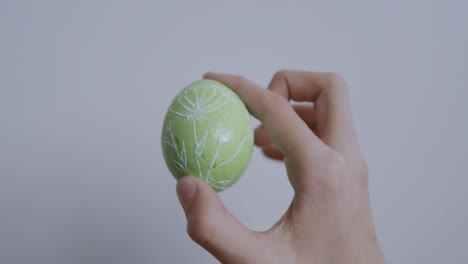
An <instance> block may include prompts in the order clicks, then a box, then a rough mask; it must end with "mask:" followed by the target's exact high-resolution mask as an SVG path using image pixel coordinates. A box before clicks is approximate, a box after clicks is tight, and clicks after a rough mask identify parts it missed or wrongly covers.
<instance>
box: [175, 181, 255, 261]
mask: <svg viewBox="0 0 468 264" xmlns="http://www.w3.org/2000/svg"><path fill="white" fill-rule="evenodd" d="M177 195H178V197H179V201H180V203H181V205H182V208H183V209H184V212H185V215H186V216H187V232H188V234H189V235H190V237H191V238H192V239H193V240H194V241H195V242H197V243H198V244H199V245H200V246H202V247H203V248H205V249H206V250H208V251H209V252H210V253H211V254H213V255H214V256H215V257H216V258H218V259H219V260H220V261H221V262H223V263H225V262H226V263H227V262H228V261H227V260H229V261H230V262H234V261H238V262H239V263H242V261H243V260H245V259H247V258H249V257H250V256H254V255H255V254H256V253H258V252H259V250H260V247H261V243H259V237H258V236H259V234H258V233H255V232H253V231H250V230H248V229H247V228H246V227H244V226H243V225H242V224H241V223H240V222H239V221H238V220H237V219H236V218H235V217H234V216H233V215H232V214H231V213H229V212H228V211H227V210H226V209H225V208H224V206H223V204H222V202H221V200H220V199H219V197H218V195H217V194H216V193H215V192H214V191H213V189H212V188H211V187H210V186H208V185H207V184H206V183H204V182H203V181H201V180H199V179H197V178H195V177H190V176H187V177H183V178H182V179H180V180H179V182H178V183H177Z"/></svg>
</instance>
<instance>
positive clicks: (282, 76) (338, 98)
mask: <svg viewBox="0 0 468 264" xmlns="http://www.w3.org/2000/svg"><path fill="white" fill-rule="evenodd" d="M268 89H269V90H271V91H273V92H275V93H276V94H278V95H280V96H282V97H284V98H286V99H288V100H289V99H292V100H294V101H307V102H313V103H314V108H315V118H316V122H317V126H318V128H319V130H320V132H321V135H320V138H321V139H322V141H323V142H325V143H326V144H327V145H329V146H330V147H331V148H333V149H335V150H337V151H338V152H340V153H341V154H343V155H346V154H350V153H355V152H356V148H358V146H357V137H356V132H355V129H354V125H353V120H352V115H351V105H350V101H349V95H348V90H347V84H346V81H345V80H344V79H343V78H342V77H340V76H339V75H337V74H334V73H323V72H305V71H289V70H285V71H279V72H278V73H276V74H275V75H274V77H273V79H272V81H271V83H270V85H269V87H268Z"/></svg>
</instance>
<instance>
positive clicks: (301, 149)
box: [204, 73, 328, 160]
mask: <svg viewBox="0 0 468 264" xmlns="http://www.w3.org/2000/svg"><path fill="white" fill-rule="evenodd" d="M204 78H206V79H214V80H217V81H220V82H222V83H224V84H226V85H227V86H228V87H230V88H231V89H232V90H233V91H234V92H235V93H236V94H237V95H238V96H239V97H240V98H241V99H242V101H243V102H244V103H245V104H246V106H247V108H248V109H249V111H250V112H251V113H252V115H254V116H255V117H257V118H258V119H259V120H260V121H261V122H262V123H263V125H264V126H265V129H266V130H267V131H268V133H269V135H270V137H271V139H272V141H273V142H274V143H275V144H276V146H277V147H278V149H279V150H280V151H281V152H282V153H284V154H285V155H287V156H289V157H291V158H293V159H295V160H302V159H304V157H314V156H315V157H317V158H318V157H320V155H321V153H322V152H323V151H327V150H328V148H327V147H326V146H325V144H323V142H322V141H321V140H320V139H319V138H318V137H317V136H316V135H314V134H313V133H311V131H310V129H309V128H308V126H307V125H306V124H305V123H304V121H302V120H301V118H300V117H299V116H298V115H297V114H296V113H295V111H294V109H293V108H292V107H291V105H290V104H289V102H288V101H287V100H285V99H284V98H282V97H281V96H278V95H277V94H275V93H273V92H271V91H268V90H266V89H263V88H261V87H260V86H258V85H256V84H255V83H253V82H251V81H249V80H247V79H245V78H243V77H240V76H234V75H229V74H217V73H206V74H205V76H204Z"/></svg>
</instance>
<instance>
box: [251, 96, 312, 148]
mask: <svg viewBox="0 0 468 264" xmlns="http://www.w3.org/2000/svg"><path fill="white" fill-rule="evenodd" d="M293 108H294V111H296V113H297V115H298V116H299V117H300V118H301V119H302V120H303V121H304V122H305V123H306V125H307V126H309V128H310V129H312V128H314V124H315V118H314V107H313V106H312V105H293ZM312 131H313V132H314V133H315V134H316V135H319V133H318V131H314V130H312ZM254 143H255V145H257V146H259V147H263V146H268V145H272V144H273V142H272V141H271V139H270V136H269V135H268V132H267V131H266V129H265V127H264V126H263V125H259V126H258V127H257V128H256V129H255V140H254Z"/></svg>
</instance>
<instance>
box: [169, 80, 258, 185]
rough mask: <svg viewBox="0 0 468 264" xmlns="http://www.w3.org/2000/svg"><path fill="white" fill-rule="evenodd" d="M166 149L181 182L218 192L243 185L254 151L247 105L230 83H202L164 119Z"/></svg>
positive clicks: (184, 95) (176, 100)
mask: <svg viewBox="0 0 468 264" xmlns="http://www.w3.org/2000/svg"><path fill="white" fill-rule="evenodd" d="M161 141H162V149H163V154H164V159H165V161H166V165H167V167H168V169H169V171H170V172H171V174H172V175H173V176H174V177H175V178H176V179H177V180H179V179H180V178H182V177H184V176H188V175H190V176H195V177H198V178H200V179H202V180H203V181H205V182H206V183H208V184H209V185H210V186H211V187H212V188H213V189H214V190H215V191H217V192H219V191H222V190H224V189H226V188H228V187H230V186H232V185H233V184H234V183H235V182H237V181H238V180H239V178H240V177H241V175H242V174H243V173H244V171H245V170H246V168H247V166H248V163H249V161H250V158H251V156H252V150H253V128H252V122H251V120H250V115H249V112H248V111H247V108H246V107H245V105H244V103H243V102H242V100H241V99H240V98H239V97H238V96H237V94H235V93H234V92H233V91H232V90H231V89H229V88H228V87H227V86H225V85H224V84H222V83H220V82H218V81H214V80H207V79H205V80H198V81H195V82H193V83H191V84H190V85H188V86H187V87H185V88H184V89H183V90H182V91H181V92H180V93H179V94H177V95H176V97H175V98H174V99H173V101H172V103H171V105H170V106H169V109H168V111H167V113H166V117H165V119H164V124H163V131H162V137H161Z"/></svg>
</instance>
